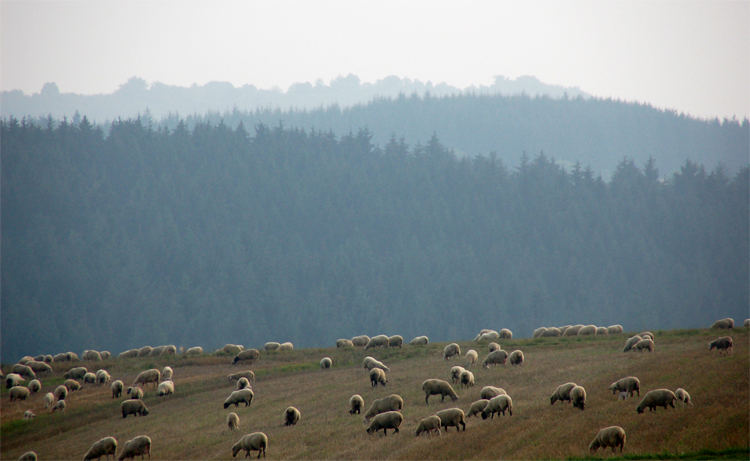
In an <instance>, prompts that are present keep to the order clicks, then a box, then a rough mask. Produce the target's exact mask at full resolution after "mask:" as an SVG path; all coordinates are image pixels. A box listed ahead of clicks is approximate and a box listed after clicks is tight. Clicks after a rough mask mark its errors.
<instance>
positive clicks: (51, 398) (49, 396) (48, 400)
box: [42, 392, 55, 408]
mask: <svg viewBox="0 0 750 461" xmlns="http://www.w3.org/2000/svg"><path fill="white" fill-rule="evenodd" d="M42 403H44V408H49V407H51V406H52V404H53V403H55V394H53V393H52V392H47V393H46V394H44V397H42Z"/></svg>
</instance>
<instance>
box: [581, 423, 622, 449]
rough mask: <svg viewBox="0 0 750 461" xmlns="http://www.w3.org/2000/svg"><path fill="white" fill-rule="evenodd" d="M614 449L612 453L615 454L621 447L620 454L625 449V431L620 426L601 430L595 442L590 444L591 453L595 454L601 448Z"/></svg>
mask: <svg viewBox="0 0 750 461" xmlns="http://www.w3.org/2000/svg"><path fill="white" fill-rule="evenodd" d="M607 447H611V448H612V453H614V452H615V449H616V448H617V447H620V453H622V449H623V448H624V447H625V429H623V428H621V427H620V426H609V427H605V428H604V429H601V430H600V431H599V432H598V433H597V434H596V436H595V437H594V440H592V441H591V443H590V444H589V451H591V453H594V452H595V451H596V450H598V449H599V448H607Z"/></svg>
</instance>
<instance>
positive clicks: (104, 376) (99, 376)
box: [96, 370, 112, 384]
mask: <svg viewBox="0 0 750 461" xmlns="http://www.w3.org/2000/svg"><path fill="white" fill-rule="evenodd" d="M111 379H112V376H110V374H109V372H108V371H107V370H97V371H96V383H97V384H106V383H108V382H109V381H110V380H111Z"/></svg>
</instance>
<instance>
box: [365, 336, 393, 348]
mask: <svg viewBox="0 0 750 461" xmlns="http://www.w3.org/2000/svg"><path fill="white" fill-rule="evenodd" d="M374 347H388V336H386V335H377V336H373V337H372V338H370V340H369V341H368V342H367V345H366V346H365V350H367V349H372V348H374Z"/></svg>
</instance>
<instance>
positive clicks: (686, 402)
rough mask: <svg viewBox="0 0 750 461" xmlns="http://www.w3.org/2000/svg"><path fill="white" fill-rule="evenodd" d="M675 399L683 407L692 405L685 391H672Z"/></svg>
mask: <svg viewBox="0 0 750 461" xmlns="http://www.w3.org/2000/svg"><path fill="white" fill-rule="evenodd" d="M674 395H675V397H677V400H679V401H680V402H682V403H683V404H684V405H685V406H687V405H693V400H692V399H691V398H690V394H688V391H686V390H685V389H683V388H681V387H678V388H677V390H676V391H674Z"/></svg>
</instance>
